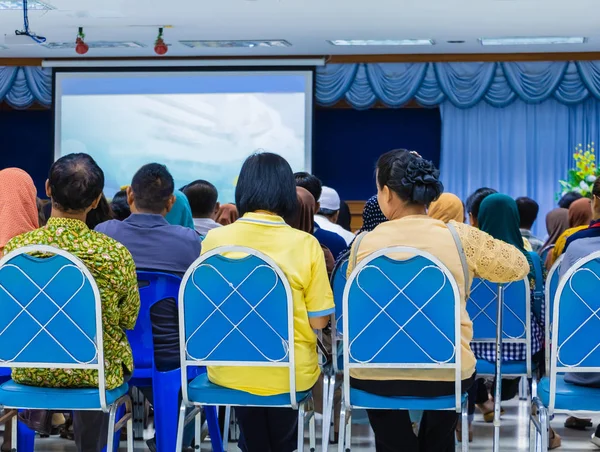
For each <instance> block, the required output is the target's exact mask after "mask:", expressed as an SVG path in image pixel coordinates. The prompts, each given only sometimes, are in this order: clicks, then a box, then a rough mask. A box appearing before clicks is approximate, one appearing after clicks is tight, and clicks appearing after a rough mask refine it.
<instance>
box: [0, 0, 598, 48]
mask: <svg viewBox="0 0 600 452" xmlns="http://www.w3.org/2000/svg"><path fill="white" fill-rule="evenodd" d="M44 1H46V0H44ZM0 3H1V2H0ZM47 3H49V4H50V5H51V6H52V7H53V8H55V9H53V10H50V11H30V12H29V22H30V29H31V31H33V32H35V33H37V34H38V35H43V36H45V37H46V38H47V39H48V41H49V42H74V40H75V37H76V34H77V28H78V27H79V26H83V27H84V31H85V34H86V41H87V42H91V41H135V42H138V43H140V44H144V45H145V47H143V48H129V49H127V48H121V49H90V51H89V53H88V54H87V55H86V56H87V57H150V56H154V51H153V44H154V39H155V38H156V35H157V28H158V26H166V25H168V26H171V27H172V28H167V29H165V41H166V42H167V43H168V44H170V47H169V51H168V56H182V57H183V56H241V55H243V56H265V55H269V56H275V55H344V54H369V53H372V54H392V53H398V54H403V53H408V54H410V53H419V54H427V53H432V54H442V53H494V52H497V53H503V52H504V53H515V52H593V51H594V52H595V51H600V27H599V26H598V17H599V16H600V14H599V13H600V0H570V1H563V0H367V1H365V0H362V1H358V0H179V1H175V0H160V1H159V0H48V1H47ZM22 28H23V16H22V12H21V11H19V10H14V11H12V10H0V30H1V33H0V34H1V35H5V34H12V33H13V32H14V30H16V29H22ZM512 36H527V37H530V36H584V37H586V38H588V40H587V42H586V43H584V44H570V45H532V46H510V47H504V46H502V47H498V46H494V47H482V46H481V45H480V44H479V42H478V38H481V37H488V38H495V37H512ZM403 38H410V39H417V38H418V39H433V40H434V41H435V45H433V46H378V47H371V46H369V47H366V46H360V47H336V46H333V45H331V44H329V43H328V42H327V40H330V39H403ZM230 39H235V40H237V39H240V40H252V39H284V40H287V41H289V42H290V43H291V47H284V48H256V47H255V48H233V49H208V48H195V49H192V48H188V47H186V46H184V45H182V44H179V42H178V41H179V40H230ZM454 40H463V41H465V42H464V43H462V44H451V43H448V42H447V41H454ZM1 43H2V38H1V37H0V44H1ZM5 47H6V48H3V49H1V50H0V58H2V57H4V58H10V57H44V58H53V57H54V58H64V57H76V56H77V55H76V53H75V52H74V50H73V49H49V48H45V47H43V46H40V45H5Z"/></svg>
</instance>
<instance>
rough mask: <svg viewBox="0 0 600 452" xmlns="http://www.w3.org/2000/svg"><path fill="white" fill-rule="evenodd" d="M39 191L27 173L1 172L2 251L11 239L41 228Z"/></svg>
mask: <svg viewBox="0 0 600 452" xmlns="http://www.w3.org/2000/svg"><path fill="white" fill-rule="evenodd" d="M36 195H37V191H36V189H35V185H34V184H33V180H32V179H31V177H30V176H29V174H27V173H26V172H25V171H23V170H20V169H18V168H7V169H4V170H2V171H0V250H2V249H4V247H5V246H6V244H7V243H8V241H9V240H10V239H12V238H13V237H16V236H17V235H19V234H23V233H24V232H29V231H33V230H34V229H37V228H38V226H39V223H38V209H37V198H36Z"/></svg>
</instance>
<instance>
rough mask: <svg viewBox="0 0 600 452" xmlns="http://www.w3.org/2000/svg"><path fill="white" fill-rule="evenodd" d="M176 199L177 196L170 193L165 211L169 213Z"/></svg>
mask: <svg viewBox="0 0 600 452" xmlns="http://www.w3.org/2000/svg"><path fill="white" fill-rule="evenodd" d="M176 200H177V198H176V197H175V195H171V197H170V198H169V200H168V201H167V213H169V212H170V211H171V209H172V208H173V205H174V204H175V201H176Z"/></svg>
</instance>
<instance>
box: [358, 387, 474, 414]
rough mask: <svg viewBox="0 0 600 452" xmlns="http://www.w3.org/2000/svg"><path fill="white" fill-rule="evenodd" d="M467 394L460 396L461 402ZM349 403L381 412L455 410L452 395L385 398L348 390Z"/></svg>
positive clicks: (454, 401) (454, 400)
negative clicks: (381, 410)
mask: <svg viewBox="0 0 600 452" xmlns="http://www.w3.org/2000/svg"><path fill="white" fill-rule="evenodd" d="M466 398H467V394H463V395H462V402H464V401H465V399H466ZM350 403H351V404H352V406H354V407H358V408H360V407H366V408H373V409H383V410H453V409H455V408H456V399H455V396H454V394H452V395H449V396H443V397H433V398H425V397H387V396H385V397H384V396H380V395H376V394H371V393H370V392H366V391H361V390H360V389H354V388H350Z"/></svg>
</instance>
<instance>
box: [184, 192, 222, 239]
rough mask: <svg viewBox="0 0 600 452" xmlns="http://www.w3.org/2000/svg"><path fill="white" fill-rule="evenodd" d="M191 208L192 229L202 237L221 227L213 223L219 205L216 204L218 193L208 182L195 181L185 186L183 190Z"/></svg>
mask: <svg viewBox="0 0 600 452" xmlns="http://www.w3.org/2000/svg"><path fill="white" fill-rule="evenodd" d="M183 193H184V194H185V196H187V199H188V201H189V202H190V207H191V208H192V217H194V227H195V228H196V232H197V233H198V234H200V235H201V236H202V237H206V234H208V231H210V230H211V229H214V228H218V227H221V225H220V224H219V223H217V222H216V221H215V218H216V217H217V214H218V213H219V208H220V207H221V205H220V204H219V203H218V202H217V199H219V192H218V191H217V187H215V186H214V185H213V184H211V183H210V182H207V181H205V180H197V181H194V182H192V183H191V184H189V185H187V186H186V187H185V189H184V190H183Z"/></svg>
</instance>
